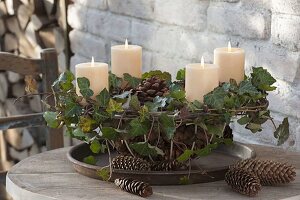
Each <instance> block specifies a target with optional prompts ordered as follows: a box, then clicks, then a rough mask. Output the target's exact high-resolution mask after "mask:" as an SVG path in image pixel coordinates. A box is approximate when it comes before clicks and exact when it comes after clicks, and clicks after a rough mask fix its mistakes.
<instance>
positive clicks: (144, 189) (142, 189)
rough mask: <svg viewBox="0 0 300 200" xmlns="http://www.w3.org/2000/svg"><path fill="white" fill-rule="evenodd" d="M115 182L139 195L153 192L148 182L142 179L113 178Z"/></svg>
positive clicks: (146, 195) (145, 195)
mask: <svg viewBox="0 0 300 200" xmlns="http://www.w3.org/2000/svg"><path fill="white" fill-rule="evenodd" d="M115 184H116V185H117V186H118V187H120V188H121V189H122V190H124V191H126V192H129V193H132V194H136V195H139V196H141V197H148V196H150V195H152V194H153V192H152V187H151V186H150V185H149V184H148V183H145V182H142V181H137V180H133V179H130V178H118V179H116V180H115Z"/></svg>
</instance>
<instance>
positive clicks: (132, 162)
mask: <svg viewBox="0 0 300 200" xmlns="http://www.w3.org/2000/svg"><path fill="white" fill-rule="evenodd" d="M111 166H112V168H113V169H123V170H138V171H148V170H149V169H150V164H149V163H148V162H147V161H145V160H143V159H141V158H135V157H132V156H124V155H120V156H117V157H115V158H113V160H112V163H111Z"/></svg>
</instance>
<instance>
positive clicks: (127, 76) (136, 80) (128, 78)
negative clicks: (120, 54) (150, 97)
mask: <svg viewBox="0 0 300 200" xmlns="http://www.w3.org/2000/svg"><path fill="white" fill-rule="evenodd" d="M124 81H127V83H128V84H129V86H130V87H132V88H136V87H137V86H138V85H139V84H140V83H141V81H142V80H141V79H139V78H136V77H133V76H131V75H130V74H128V73H125V74H124Z"/></svg>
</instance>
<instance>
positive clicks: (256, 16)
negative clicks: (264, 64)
mask: <svg viewBox="0 0 300 200" xmlns="http://www.w3.org/2000/svg"><path fill="white" fill-rule="evenodd" d="M207 13H208V16H207V20H208V22H207V23H208V28H209V30H210V31H214V32H218V33H225V34H231V35H239V36H242V37H245V38H253V39H254V38H255V39H267V38H269V35H270V23H271V18H270V13H269V12H257V11H256V10H243V9H240V8H239V7H231V6H230V7H229V6H225V7H224V6H210V7H209V8H208V11H207Z"/></svg>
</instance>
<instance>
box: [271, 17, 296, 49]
mask: <svg viewBox="0 0 300 200" xmlns="http://www.w3.org/2000/svg"><path fill="white" fill-rule="evenodd" d="M272 41H273V43H274V44H277V45H281V46H284V47H286V48H288V49H290V50H292V51H298V50H299V49H300V16H293V15H273V17H272Z"/></svg>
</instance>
